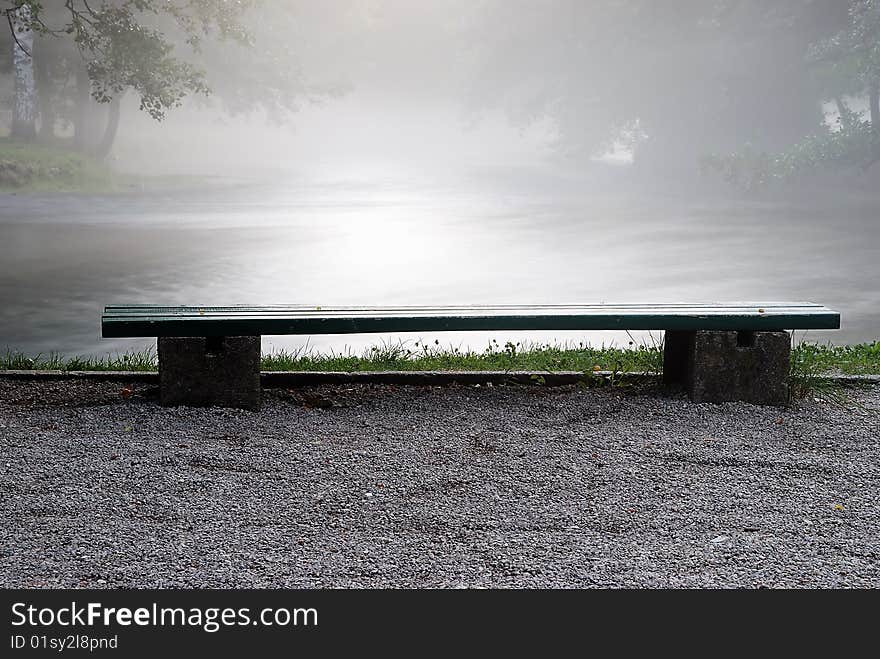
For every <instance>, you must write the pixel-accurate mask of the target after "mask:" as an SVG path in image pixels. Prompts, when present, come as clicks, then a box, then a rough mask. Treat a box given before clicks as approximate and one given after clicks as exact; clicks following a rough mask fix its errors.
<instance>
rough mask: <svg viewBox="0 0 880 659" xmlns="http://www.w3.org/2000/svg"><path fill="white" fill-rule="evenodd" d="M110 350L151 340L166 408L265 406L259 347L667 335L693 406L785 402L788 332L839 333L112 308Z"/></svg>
mask: <svg viewBox="0 0 880 659" xmlns="http://www.w3.org/2000/svg"><path fill="white" fill-rule="evenodd" d="M101 327H102V334H103V336H104V337H106V338H123V337H157V338H158V355H159V373H160V384H161V387H160V388H161V394H160V397H161V401H162V403H163V404H166V405H178V404H188V405H224V406H234V407H244V408H250V409H255V408H258V407H259V404H260V337H261V336H262V335H282V334H296V335H317V334H361V333H391V332H448V331H512V330H532V331H537V330H552V331H561V330H581V331H588V330H664V331H665V340H664V364H663V373H664V380H665V381H666V382H667V383H669V384H676V383H677V384H681V385H683V386H685V388H686V389H687V391H688V393H689V395H690V396H691V398H692V399H694V400H696V401H724V400H745V401H750V402H754V403H761V404H784V403H785V402H787V400H788V375H789V359H790V349H791V337H790V335H789V334H788V332H787V331H786V330H802V329H837V328H839V327H840V314H839V313H838V312H836V311H833V310H831V309H828V308H826V307H824V306H822V305H818V304H812V303H805V302H785V303H780V302H775V303H770V302H767V303H753V302H740V303H730V304H700V305H694V304H660V305H648V304H620V305H606V304H602V305H504V306H462V307H417V306H399V307H315V306H297V305H268V306H247V305H241V306H225V307H216V306H215V307H211V306H206V307H192V306H179V307H176V306H154V305H112V306H107V307H105V309H104V314H103V316H102V322H101Z"/></svg>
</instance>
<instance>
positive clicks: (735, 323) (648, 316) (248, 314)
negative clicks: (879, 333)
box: [101, 302, 840, 338]
mask: <svg viewBox="0 0 880 659" xmlns="http://www.w3.org/2000/svg"><path fill="white" fill-rule="evenodd" d="M101 324H102V333H103V336H104V337H106V338H121V337H140V336H144V337H153V336H256V335H264V334H265V335H273V334H276V335H280V334H302V335H312V334H361V333H393V332H448V331H469V330H480V331H516V330H614V329H619V330H624V329H628V330H796V329H838V328H839V327H840V314H839V313H838V312H836V311H833V310H831V309H828V308H827V307H824V306H822V305H819V304H813V303H809V302H772V303H771V302H766V303H753V302H734V303H724V304H719V303H716V304H700V305H694V304H661V305H649V304H615V305H574V304H571V305H485V306H479V305H477V306H447V307H429V306H389V307H320V306H307V305H266V306H259V305H232V306H204V307H194V306H155V305H110V306H107V307H106V308H105V310H104V315H103V317H102V323H101Z"/></svg>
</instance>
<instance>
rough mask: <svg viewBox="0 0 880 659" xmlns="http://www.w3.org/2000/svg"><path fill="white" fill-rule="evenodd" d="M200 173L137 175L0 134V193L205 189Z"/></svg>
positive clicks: (206, 179)
mask: <svg viewBox="0 0 880 659" xmlns="http://www.w3.org/2000/svg"><path fill="white" fill-rule="evenodd" d="M214 185H217V182H216V181H214V180H213V179H211V178H210V177H202V176H137V175H134V174H123V173H120V172H117V171H115V170H113V168H111V167H110V166H109V165H108V164H107V163H105V162H104V161H102V160H100V159H99V158H93V157H91V156H88V155H86V154H82V153H78V152H76V151H72V150H70V149H69V148H65V147H64V146H63V144H59V145H48V144H41V143H30V142H27V143H26V142H21V141H18V140H13V139H10V138H9V137H0V192H7V193H8V192H14V193H19V192H22V193H28V192H50V193H51V192H78V193H91V194H121V193H143V192H145V191H169V190H184V189H193V188H208V187H212V186H214Z"/></svg>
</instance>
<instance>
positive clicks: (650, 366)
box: [0, 341, 880, 387]
mask: <svg viewBox="0 0 880 659" xmlns="http://www.w3.org/2000/svg"><path fill="white" fill-rule="evenodd" d="M662 365H663V348H662V345H661V344H660V343H656V344H650V345H649V344H642V345H636V344H635V343H634V342H630V344H629V345H628V346H627V347H626V348H616V347H604V346H602V347H591V346H589V345H586V344H562V345H560V344H538V343H527V344H522V343H510V342H509V343H506V344H503V345H500V344H498V343H497V342H494V341H493V342H492V343H491V344H490V345H489V346H488V347H487V348H486V349H485V350H483V351H472V350H463V349H460V348H455V347H442V346H441V345H440V344H439V343H431V344H425V343H422V342H414V343H406V342H397V343H382V344H380V345H376V346H373V347H371V348H369V349H367V350H365V351H364V352H363V353H361V354H354V353H352V352H351V351H346V352H341V353H336V352H329V353H319V352H316V351H314V350H311V349H308V348H303V349H301V350H296V351H285V350H281V351H278V352H275V353H272V354H268V355H264V356H263V360H262V368H263V370H265V371H342V372H354V371H537V372H548V373H552V372H558V371H580V372H590V371H595V370H602V371H612V372H617V373H629V372H649V373H660V372H661V371H662ZM156 368H157V359H156V353H155V351H154V350H151V349H145V350H142V351H133V352H127V353H117V354H111V355H106V356H104V357H88V356H86V357H65V356H63V355H61V354H58V353H50V354H48V355H34V356H28V355H23V354H21V353H17V352H11V351H7V352H6V354H5V356H4V355H0V369H4V370H5V369H11V370H31V369H36V370H61V371H154V370H156ZM838 373H842V374H880V342H876V341H875V342H874V343H862V344H858V345H852V346H834V345H831V344H826V345H821V344H815V343H812V344H811V343H801V344H799V345H797V346H796V347H795V348H794V350H793V351H792V378H793V381H796V382H799V383H802V384H804V386H805V387H806V386H808V385H810V384H811V383H813V382H814V381H817V380H819V379H821V378H822V377H823V376H825V377H827V376H828V375H833V374H838Z"/></svg>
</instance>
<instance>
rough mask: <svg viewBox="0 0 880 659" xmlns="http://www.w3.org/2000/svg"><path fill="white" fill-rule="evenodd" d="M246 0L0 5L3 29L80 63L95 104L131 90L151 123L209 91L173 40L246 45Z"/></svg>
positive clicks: (19, 0)
mask: <svg viewBox="0 0 880 659" xmlns="http://www.w3.org/2000/svg"><path fill="white" fill-rule="evenodd" d="M251 4H252V2H251V0H235V1H227V0H171V1H166V0H104V1H98V0H95V1H94V2H88V1H87V0H65V1H64V2H63V4H62V3H52V4H45V3H43V2H40V1H38V0H0V12H2V13H3V14H5V16H6V18H7V21H8V23H9V25H10V28H11V27H12V26H13V24H14V23H16V22H20V21H21V18H20V17H21V16H22V14H21V12H19V10H20V9H21V8H22V7H23V6H27V7H29V8H30V12H29V13H26V14H25V16H27V17H28V19H27V25H25V26H23V27H25V28H28V29H30V30H33V31H34V32H35V33H36V34H37V35H40V36H42V37H54V38H57V39H64V40H68V41H69V42H70V43H72V44H73V45H74V46H75V48H76V50H77V51H78V52H79V54H80V55H81V57H82V59H83V60H84V61H85V63H86V66H87V70H88V75H89V78H90V80H91V83H92V85H91V87H92V88H91V91H92V95H93V97H94V98H95V100H97V101H99V102H107V101H109V100H111V99H112V98H113V97H115V96H118V95H119V94H121V93H122V92H123V91H125V90H126V89H129V88H131V89H134V90H135V91H136V92H137V93H138V95H139V96H140V100H141V109H143V110H145V111H146V112H148V113H149V114H150V115H151V116H152V117H153V118H155V119H162V118H163V117H164V116H165V114H166V112H167V111H168V110H169V109H170V108H173V107H175V106H177V105H179V104H180V102H181V99H182V98H183V97H184V96H186V95H187V94H191V93H194V94H206V93H207V92H208V91H209V88H208V85H207V83H206V82H205V78H204V72H203V71H202V70H200V69H199V68H197V67H196V66H194V65H193V64H192V63H190V62H188V61H186V60H185V59H184V58H183V57H181V56H180V55H179V54H178V52H177V50H176V48H175V45H174V43H173V37H174V36H180V37H181V38H182V40H183V42H184V43H185V44H186V45H187V46H188V47H189V48H190V49H191V50H192V51H194V52H197V51H198V50H199V49H200V47H201V43H202V39H203V38H204V37H205V36H207V35H210V34H217V35H219V36H220V37H221V38H230V39H234V40H237V41H240V42H246V41H247V39H248V36H247V34H246V32H245V31H244V29H243V28H242V27H241V24H240V22H239V19H240V17H241V14H242V12H244V11H245V10H246V9H247V8H248V7H249V6H250V5H251Z"/></svg>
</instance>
